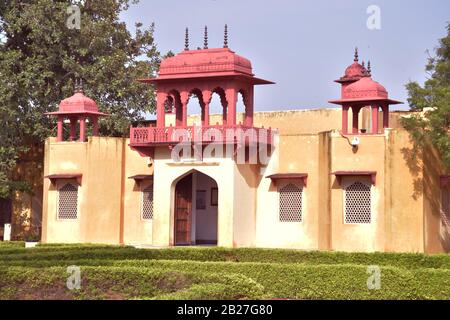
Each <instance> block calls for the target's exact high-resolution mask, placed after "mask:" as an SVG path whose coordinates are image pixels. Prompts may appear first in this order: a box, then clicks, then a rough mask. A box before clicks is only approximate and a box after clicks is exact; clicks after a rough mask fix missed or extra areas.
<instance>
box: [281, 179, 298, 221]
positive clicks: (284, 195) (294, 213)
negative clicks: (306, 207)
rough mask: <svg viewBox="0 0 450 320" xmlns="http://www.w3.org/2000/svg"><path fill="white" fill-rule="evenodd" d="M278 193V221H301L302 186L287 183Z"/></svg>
mask: <svg viewBox="0 0 450 320" xmlns="http://www.w3.org/2000/svg"><path fill="white" fill-rule="evenodd" d="M278 192H279V194H280V221H281V222H301V221H302V197H303V187H298V186H296V185H295V184H292V183H289V184H287V185H285V186H284V187H282V188H280V189H279V191H278Z"/></svg>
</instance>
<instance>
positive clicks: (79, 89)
mask: <svg viewBox="0 0 450 320" xmlns="http://www.w3.org/2000/svg"><path fill="white" fill-rule="evenodd" d="M75 92H83V79H81V78H75Z"/></svg>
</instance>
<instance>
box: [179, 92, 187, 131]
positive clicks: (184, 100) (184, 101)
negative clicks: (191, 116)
mask: <svg viewBox="0 0 450 320" xmlns="http://www.w3.org/2000/svg"><path fill="white" fill-rule="evenodd" d="M188 103H189V92H187V91H183V92H181V110H182V113H183V117H182V119H183V120H182V126H184V127H186V126H187V116H188V111H187V105H188Z"/></svg>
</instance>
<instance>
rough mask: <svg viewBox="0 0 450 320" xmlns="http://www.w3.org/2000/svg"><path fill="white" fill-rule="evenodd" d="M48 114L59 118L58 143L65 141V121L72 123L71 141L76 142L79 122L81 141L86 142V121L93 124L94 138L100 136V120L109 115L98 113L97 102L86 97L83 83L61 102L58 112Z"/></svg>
mask: <svg viewBox="0 0 450 320" xmlns="http://www.w3.org/2000/svg"><path fill="white" fill-rule="evenodd" d="M46 114H47V115H54V116H57V117H58V133H57V136H56V141H58V142H61V141H63V125H64V120H65V119H69V121H70V134H69V141H74V140H75V135H76V127H77V122H78V121H79V122H80V138H79V140H80V141H81V142H84V141H85V140H86V119H89V121H90V123H92V134H93V136H98V118H99V117H101V116H106V115H107V114H106V113H103V112H100V111H98V107H97V104H96V103H95V101H94V100H92V99H91V98H89V97H86V96H85V95H84V93H83V88H82V84H81V82H80V84H77V85H76V89H75V94H74V95H73V96H71V97H69V98H67V99H64V100H63V101H61V103H60V104H59V110H58V111H55V112H48V113H46Z"/></svg>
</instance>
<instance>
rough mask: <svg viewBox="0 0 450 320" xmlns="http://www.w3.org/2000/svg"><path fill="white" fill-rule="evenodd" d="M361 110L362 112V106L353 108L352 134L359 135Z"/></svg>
mask: <svg viewBox="0 0 450 320" xmlns="http://www.w3.org/2000/svg"><path fill="white" fill-rule="evenodd" d="M359 110H361V107H360V106H352V133H353V134H358V133H359V119H358V115H359Z"/></svg>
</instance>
